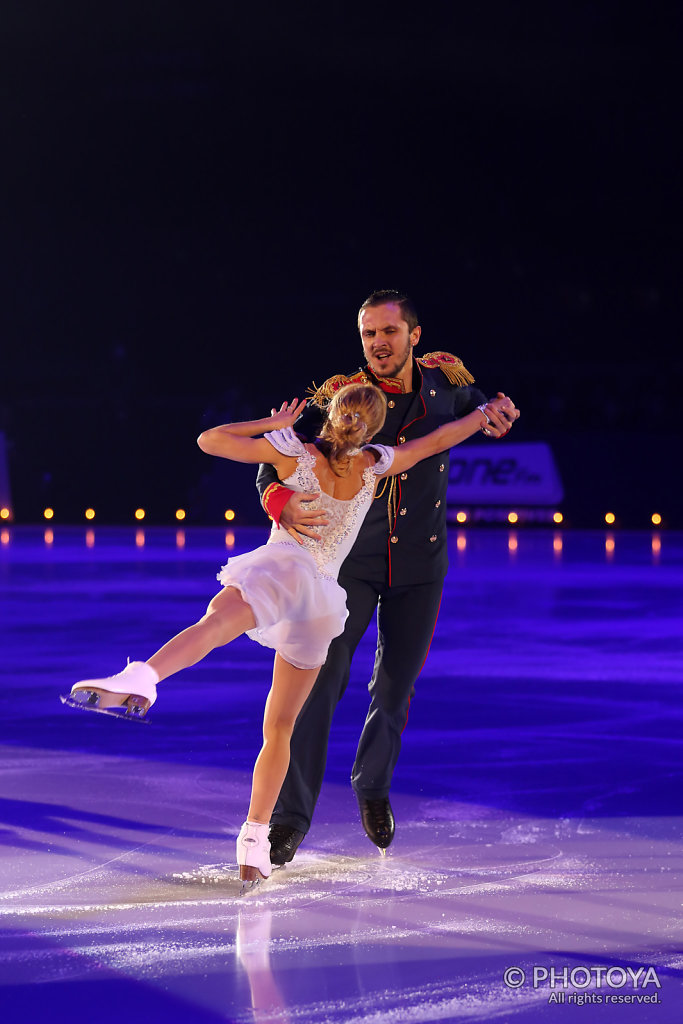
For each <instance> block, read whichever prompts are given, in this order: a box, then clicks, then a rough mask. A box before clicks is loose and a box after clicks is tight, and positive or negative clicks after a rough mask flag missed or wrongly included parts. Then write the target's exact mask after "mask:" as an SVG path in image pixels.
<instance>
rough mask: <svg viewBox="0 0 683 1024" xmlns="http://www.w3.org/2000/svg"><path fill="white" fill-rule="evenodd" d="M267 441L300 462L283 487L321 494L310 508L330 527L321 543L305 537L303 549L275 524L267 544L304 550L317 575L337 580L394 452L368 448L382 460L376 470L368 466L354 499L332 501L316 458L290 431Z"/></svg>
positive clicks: (323, 530)
mask: <svg viewBox="0 0 683 1024" xmlns="http://www.w3.org/2000/svg"><path fill="white" fill-rule="evenodd" d="M265 437H266V438H267V439H268V440H269V441H270V443H271V444H272V445H273V447H274V448H275V449H276V450H277V451H279V452H280V453H281V454H282V455H291V456H293V457H295V458H296V460H297V466H296V469H295V470H294V472H293V473H292V475H291V476H289V477H287V479H286V480H283V481H282V482H283V484H284V485H285V486H286V487H289V488H290V489H291V490H293V491H298V492H299V493H304V494H305V493H317V492H319V493H320V496H319V497H318V498H316V499H315V501H311V502H310V503H308V505H307V507H308V508H310V509H313V510H317V509H322V510H323V511H324V512H325V516H326V518H327V519H328V520H329V526H326V527H323V528H321V530H320V540H313V539H312V538H311V537H305V536H303V535H302V540H303V545H300V544H298V543H297V542H296V541H295V540H294V539H293V538H292V537H291V536H290V535H289V534H288V533H287V531H286V530H278V528H277V526H276V525H275V523H273V527H272V529H271V531H270V537H269V539H268V543H269V544H290V545H293V546H294V547H297V548H300V547H303V548H304V549H305V550H306V551H308V552H309V553H310V554H311V555H312V556H313V558H314V560H315V564H316V565H317V567H318V572H320V573H323V574H325V575H327V576H332V577H333V579H335V580H336V578H337V576H338V575H339V569H340V568H341V564H342V562H343V561H344V559H345V558H346V556H347V555H348V553H349V551H350V550H351V548H352V547H353V544H354V541H355V540H356V537H357V536H358V531H359V530H360V527H361V523H362V522H363V520H364V519H365V516H366V513H367V511H368V509H369V507H370V505H371V503H372V499H373V497H374V494H375V483H376V482H377V477H378V476H379V475H381V474H382V473H385V472H386V471H387V469H389V468H390V466H391V464H392V462H393V461H394V453H393V450H392V449H391V448H386V447H385V446H384V445H368V446H367V447H371V448H374V450H375V451H376V452H377V453H378V455H379V458H378V460H377V462H376V463H375V465H374V466H369V467H368V468H367V469H366V470H365V471H364V472H363V483H362V486H361V488H360V490H359V491H357V493H356V494H355V495H354V496H353V498H349V499H346V500H343V499H340V498H333V497H332V495H331V494H325V492H324V491H323V490H322V488H321V486H320V481H319V480H318V478H317V476H316V475H315V463H316V458H315V455H311V453H310V452H308V451H307V450H306V447H305V445H303V444H302V443H301V441H300V440H299V438H298V437H297V436H296V434H295V433H294V431H293V430H292V428H291V427H288V428H287V430H276V431H273V432H272V433H270V434H265Z"/></svg>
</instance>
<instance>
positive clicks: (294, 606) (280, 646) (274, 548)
mask: <svg viewBox="0 0 683 1024" xmlns="http://www.w3.org/2000/svg"><path fill="white" fill-rule="evenodd" d="M216 578H217V580H218V582H219V583H221V584H222V585H223V586H224V587H236V588H237V590H239V591H240V593H241V594H242V597H243V598H244V600H245V601H246V602H247V604H248V605H249V606H250V607H251V610H252V611H253V613H254V618H255V619H256V628H255V629H249V630H247V636H250V637H251V639H252V640H256V641H257V642H258V643H260V644H263V646H264V647H272V648H273V649H274V650H276V651H277V652H278V654H280V655H281V656H282V657H283V658H284V659H285V661H288V662H289V663H290V665H294V666H295V667H296V668H302V669H311V668H318V666H319V665H322V664H323V662H324V661H325V658H326V657H327V648H328V647H329V645H330V643H331V641H332V640H333V639H334V638H335V636H339V635H340V634H341V633H342V632H343V631H344V623H345V622H346V618H347V616H348V611H347V608H346V592H345V591H344V590H343V589H342V587H340V586H339V584H338V583H337V581H336V580H335V579H333V578H332V577H331V576H325V575H321V574H320V573H319V572H318V570H317V567H316V564H315V560H314V559H313V556H312V555H310V554H309V553H308V552H307V551H305V550H304V549H303V548H302V547H300V545H298V544H296V543H295V542H292V544H282V543H281V544H264V545H263V547H260V548H256V549H255V550H254V551H248V552H247V553H246V554H244V555H236V556H235V558H231V559H229V561H228V563H227V565H224V566H223V568H222V569H221V571H220V572H219V573H218V575H217V577H216Z"/></svg>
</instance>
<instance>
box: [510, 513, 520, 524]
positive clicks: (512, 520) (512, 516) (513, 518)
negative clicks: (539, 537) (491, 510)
mask: <svg viewBox="0 0 683 1024" xmlns="http://www.w3.org/2000/svg"><path fill="white" fill-rule="evenodd" d="M518 519H519V516H518V515H517V513H516V512H508V523H516V522H517V520H518Z"/></svg>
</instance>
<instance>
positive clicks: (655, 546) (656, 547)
mask: <svg viewBox="0 0 683 1024" xmlns="http://www.w3.org/2000/svg"><path fill="white" fill-rule="evenodd" d="M661 550H662V538H661V537H660V536H659V535H658V534H657V535H656V536H655V537H653V538H652V554H653V555H654V556H655V558H658V557H659V554H660V552H661Z"/></svg>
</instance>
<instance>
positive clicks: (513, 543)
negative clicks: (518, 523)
mask: <svg viewBox="0 0 683 1024" xmlns="http://www.w3.org/2000/svg"><path fill="white" fill-rule="evenodd" d="M516 550H517V534H516V533H511V534H510V536H509V537H508V551H511V552H514V551H516Z"/></svg>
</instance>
